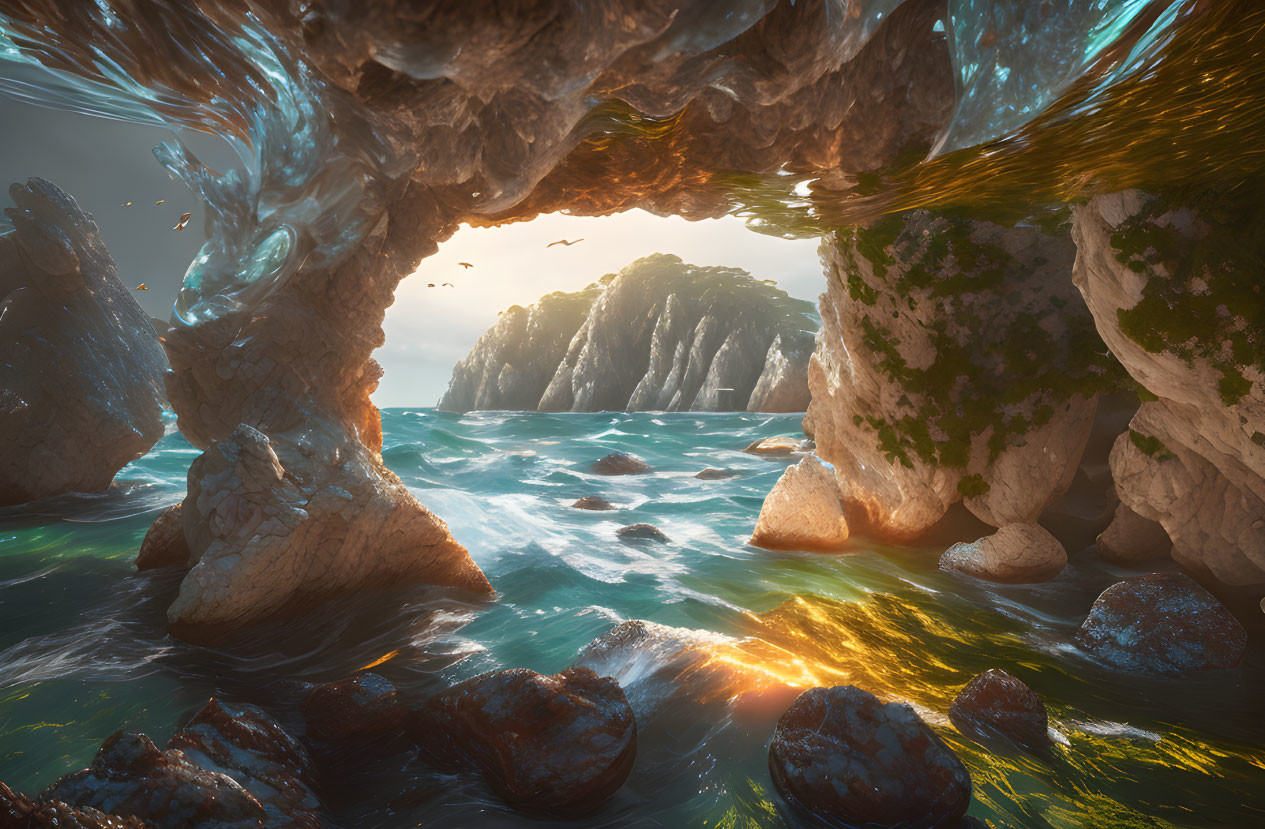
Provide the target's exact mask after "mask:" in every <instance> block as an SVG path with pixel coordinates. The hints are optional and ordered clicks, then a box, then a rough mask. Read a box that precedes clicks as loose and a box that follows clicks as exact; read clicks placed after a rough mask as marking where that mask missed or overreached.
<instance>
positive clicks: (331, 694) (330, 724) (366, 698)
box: [303, 673, 407, 742]
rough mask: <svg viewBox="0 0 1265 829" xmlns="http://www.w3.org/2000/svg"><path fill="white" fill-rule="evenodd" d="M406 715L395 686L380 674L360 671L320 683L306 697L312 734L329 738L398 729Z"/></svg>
mask: <svg viewBox="0 0 1265 829" xmlns="http://www.w3.org/2000/svg"><path fill="white" fill-rule="evenodd" d="M406 715H407V711H406V710H405V709H404V706H403V705H402V704H401V703H400V700H399V696H398V695H397V694H396V691H395V686H394V685H393V684H392V683H391V681H390V680H389V679H387V678H386V677H383V676H379V675H378V674H368V673H365V674H357V675H356V676H353V677H349V678H347V679H340V680H338V681H337V682H328V683H326V684H324V685H318V686H316V687H315V688H313V689H312V690H311V691H309V692H308V695H307V696H306V697H305V698H304V700H303V721H304V722H305V723H306V724H307V733H308V735H309V736H311V737H314V738H315V739H317V740H324V741H326V742H345V741H348V740H360V739H365V738H372V737H380V736H384V735H389V734H394V733H397V732H399V731H400V730H401V729H402V728H403V726H404V721H405V717H406Z"/></svg>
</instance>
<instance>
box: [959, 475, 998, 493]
mask: <svg viewBox="0 0 1265 829" xmlns="http://www.w3.org/2000/svg"><path fill="white" fill-rule="evenodd" d="M989 489H990V487H989V485H988V482H987V481H985V480H984V476H983V475H965V476H963V478H962V480H960V481H958V492H960V493H961V494H962V497H963V498H975V497H978V496H980V495H983V494H984V493H986V492H988V490H989Z"/></svg>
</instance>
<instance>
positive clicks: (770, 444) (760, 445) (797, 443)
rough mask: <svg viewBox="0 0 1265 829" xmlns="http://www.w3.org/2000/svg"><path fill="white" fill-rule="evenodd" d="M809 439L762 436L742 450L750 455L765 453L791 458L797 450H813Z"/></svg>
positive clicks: (770, 455) (776, 456) (766, 454)
mask: <svg viewBox="0 0 1265 829" xmlns="http://www.w3.org/2000/svg"><path fill="white" fill-rule="evenodd" d="M812 448H813V447H812V446H811V445H810V444H809V442H808V441H805V440H798V439H796V438H792V437H776V438H760V439H759V440H757V441H754V442H753V443H751V444H750V445H748V446H747V448H746V449H743V450H742V451H744V452H746V453H747V454H749V455H765V456H768V457H775V458H789V457H790V456H791V455H794V454H796V453H797V452H808V451H811V450H812Z"/></svg>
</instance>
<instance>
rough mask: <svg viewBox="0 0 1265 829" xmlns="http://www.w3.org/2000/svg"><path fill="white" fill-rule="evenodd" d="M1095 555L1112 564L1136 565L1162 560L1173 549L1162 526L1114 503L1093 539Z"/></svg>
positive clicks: (1124, 506)
mask: <svg viewBox="0 0 1265 829" xmlns="http://www.w3.org/2000/svg"><path fill="white" fill-rule="evenodd" d="M1094 544H1095V546H1096V547H1097V549H1098V555H1099V556H1100V557H1101V558H1102V559H1103V560H1104V561H1110V562H1111V563H1113V564H1138V563H1140V562H1144V561H1154V560H1156V559H1166V558H1168V557H1169V556H1170V555H1171V554H1172V552H1173V542H1171V541H1169V540H1168V533H1166V532H1165V531H1164V525H1163V524H1161V523H1160V522H1158V521H1152V520H1151V519H1149V518H1143V517H1142V516H1140V515H1138V514H1137V513H1136V512H1134V511H1133V510H1132V509H1130V508H1129V507H1128V506H1127V505H1126V504H1124V503H1120V504H1117V505H1116V512H1115V515H1114V516H1113V517H1112V519H1111V524H1109V525H1108V526H1107V529H1105V530H1103V531H1102V532H1101V533H1100V534H1099V535H1098V539H1097V540H1096V541H1095V542H1094Z"/></svg>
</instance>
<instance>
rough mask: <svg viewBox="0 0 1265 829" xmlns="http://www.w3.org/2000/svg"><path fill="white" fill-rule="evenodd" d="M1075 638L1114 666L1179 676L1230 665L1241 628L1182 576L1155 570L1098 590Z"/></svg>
mask: <svg viewBox="0 0 1265 829" xmlns="http://www.w3.org/2000/svg"><path fill="white" fill-rule="evenodd" d="M1075 641H1076V645H1077V646H1078V647H1079V648H1081V649H1082V650H1084V651H1087V652H1088V653H1090V654H1091V655H1093V656H1094V657H1095V658H1097V659H1099V660H1101V661H1103V662H1105V663H1107V664H1108V665H1111V666H1112V667H1114V668H1119V669H1120V670H1125V671H1137V672H1142V673H1155V674H1172V675H1180V674H1189V673H1193V672H1195V671H1203V670H1210V669H1216V668H1232V667H1234V666H1235V665H1237V664H1238V662H1239V660H1240V659H1241V658H1242V657H1243V651H1244V650H1245V649H1246V648H1247V632H1246V631H1245V630H1244V629H1243V626H1242V625H1241V624H1239V621H1238V620H1237V619H1235V618H1234V616H1232V615H1231V614H1230V611H1228V610H1226V609H1225V607H1224V606H1223V605H1222V604H1221V603H1220V602H1219V601H1217V599H1216V598H1215V597H1214V596H1213V595H1212V594H1211V593H1209V592H1208V591H1207V590H1205V589H1203V588H1202V587H1200V586H1199V585H1198V584H1196V583H1195V582H1194V581H1193V580H1191V579H1190V578H1189V577H1188V576H1184V575H1182V574H1180V573H1155V574H1153V575H1149V576H1140V577H1138V578H1132V579H1125V580H1124V581H1121V582H1117V583H1116V584H1113V585H1112V586H1111V587H1108V588H1107V589H1106V590H1104V591H1103V592H1102V594H1101V595H1100V596H1099V597H1098V599H1097V600H1096V601H1095V602H1094V605H1093V607H1091V608H1090V610H1089V616H1088V617H1086V619H1085V622H1084V624H1082V625H1081V627H1080V630H1078V631H1076V636H1075Z"/></svg>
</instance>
